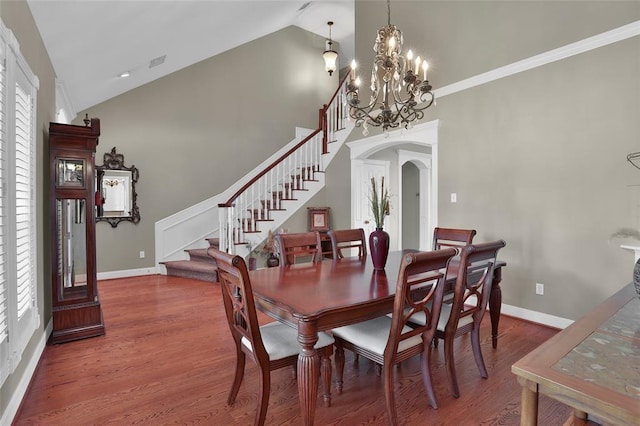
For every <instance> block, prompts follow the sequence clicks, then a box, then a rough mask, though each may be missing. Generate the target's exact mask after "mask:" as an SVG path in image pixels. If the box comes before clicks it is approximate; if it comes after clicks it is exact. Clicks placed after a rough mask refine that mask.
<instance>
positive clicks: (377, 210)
mask: <svg viewBox="0 0 640 426" xmlns="http://www.w3.org/2000/svg"><path fill="white" fill-rule="evenodd" d="M369 202H370V205H371V212H372V213H373V220H374V221H375V223H376V230H375V231H373V232H372V233H371V234H369V252H370V253H371V261H372V262H373V268H374V269H376V270H382V269H384V267H385V265H386V264H387V256H388V255H389V234H388V233H387V232H385V231H384V230H383V229H382V227H383V226H384V218H385V216H387V215H388V214H389V209H390V208H391V205H390V203H389V190H388V189H387V188H385V187H384V176H383V177H382V178H381V179H380V192H379V193H378V185H377V184H376V179H375V178H371V195H370V197H369Z"/></svg>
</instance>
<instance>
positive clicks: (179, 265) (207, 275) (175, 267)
mask: <svg viewBox="0 0 640 426" xmlns="http://www.w3.org/2000/svg"><path fill="white" fill-rule="evenodd" d="M160 263H161V264H163V265H164V266H165V267H166V268H167V275H171V276H176V277H185V278H192V279H196V280H201V281H208V282H214V283H215V282H218V267H217V265H215V264H213V263H209V262H199V261H196V260H168V261H166V262H160Z"/></svg>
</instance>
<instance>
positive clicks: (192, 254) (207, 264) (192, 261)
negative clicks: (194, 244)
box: [162, 238, 219, 283]
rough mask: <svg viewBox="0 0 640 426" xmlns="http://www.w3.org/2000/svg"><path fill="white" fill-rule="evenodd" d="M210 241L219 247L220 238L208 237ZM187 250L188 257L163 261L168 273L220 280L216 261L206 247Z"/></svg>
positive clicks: (177, 275)
mask: <svg viewBox="0 0 640 426" xmlns="http://www.w3.org/2000/svg"><path fill="white" fill-rule="evenodd" d="M208 241H209V246H210V247H215V248H218V247H219V241H218V238H208ZM185 252H186V253H187V254H188V255H189V258H188V259H185V260H174V261H168V262H162V263H163V264H164V266H165V268H166V269H167V275H171V276H175V277H184V278H191V279H195V280H201V281H208V282H212V283H215V282H218V267H217V264H216V261H215V260H213V258H211V257H210V256H209V255H208V254H207V249H206V248H195V249H187V250H185Z"/></svg>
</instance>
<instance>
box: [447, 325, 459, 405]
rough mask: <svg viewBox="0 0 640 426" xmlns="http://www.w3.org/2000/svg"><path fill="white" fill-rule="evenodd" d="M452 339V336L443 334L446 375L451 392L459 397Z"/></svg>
mask: <svg viewBox="0 0 640 426" xmlns="http://www.w3.org/2000/svg"><path fill="white" fill-rule="evenodd" d="M453 340H454V336H445V338H444V360H445V364H446V367H447V376H449V385H450V386H451V394H452V395H453V396H454V397H455V398H459V397H460V390H459V389H458V379H457V377H456V362H455V359H454V357H453Z"/></svg>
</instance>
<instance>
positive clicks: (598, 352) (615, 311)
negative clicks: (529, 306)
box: [511, 283, 640, 426]
mask: <svg viewBox="0 0 640 426" xmlns="http://www.w3.org/2000/svg"><path fill="white" fill-rule="evenodd" d="M639 362H640V298H638V294H637V293H636V291H635V289H634V286H633V283H630V284H629V285H627V286H625V287H624V288H623V289H622V290H620V291H619V292H618V293H616V294H614V295H613V296H611V297H610V298H609V299H607V300H606V301H605V302H603V303H602V304H600V305H598V306H596V307H595V308H594V309H593V310H592V311H590V312H589V313H587V315H585V316H584V317H582V318H581V319H579V320H578V321H576V322H574V323H573V324H571V325H570V326H569V327H567V328H566V329H565V330H563V331H561V332H560V333H558V334H556V335H555V336H553V337H552V338H551V339H549V340H548V341H546V342H545V343H543V344H542V345H540V346H539V347H538V348H536V349H535V350H533V351H532V352H531V353H529V354H528V355H526V356H525V357H524V358H522V359H521V360H519V361H518V362H516V363H515V364H513V366H512V367H511V371H512V372H513V373H514V374H516V375H517V376H518V382H519V383H520V385H522V407H521V410H522V411H521V414H520V424H521V425H523V426H524V425H527V426H532V425H536V424H537V417H538V395H539V394H541V393H542V394H544V395H547V396H549V397H550V398H553V399H555V400H557V401H560V402H562V403H564V404H566V405H568V406H570V407H573V408H574V417H577V418H578V419H583V420H586V419H587V418H588V419H592V420H595V421H597V422H599V423H600V422H603V423H606V424H612V425H640V374H638V363H639Z"/></svg>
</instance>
